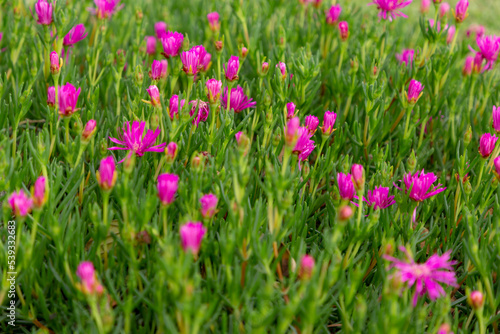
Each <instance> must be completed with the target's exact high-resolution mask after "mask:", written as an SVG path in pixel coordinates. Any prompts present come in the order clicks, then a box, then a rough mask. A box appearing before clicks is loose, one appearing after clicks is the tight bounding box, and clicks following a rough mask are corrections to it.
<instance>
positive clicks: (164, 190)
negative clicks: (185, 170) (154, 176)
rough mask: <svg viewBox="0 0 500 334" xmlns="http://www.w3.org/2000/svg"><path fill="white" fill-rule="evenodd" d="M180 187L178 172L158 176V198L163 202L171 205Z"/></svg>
mask: <svg viewBox="0 0 500 334" xmlns="http://www.w3.org/2000/svg"><path fill="white" fill-rule="evenodd" d="M178 188H179V176H178V175H176V174H160V175H159V176H158V184H157V189H158V198H159V199H160V202H161V204H163V205H170V204H172V203H173V202H174V199H175V194H176V193H177V189H178Z"/></svg>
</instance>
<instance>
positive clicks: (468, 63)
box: [462, 56, 482, 76]
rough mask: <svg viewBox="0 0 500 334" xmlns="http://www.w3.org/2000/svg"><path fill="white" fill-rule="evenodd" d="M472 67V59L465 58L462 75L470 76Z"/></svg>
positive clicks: (469, 57) (470, 57)
mask: <svg viewBox="0 0 500 334" xmlns="http://www.w3.org/2000/svg"><path fill="white" fill-rule="evenodd" d="M481 60H482V59H481ZM473 66H474V57H472V56H468V57H467V58H465V63H464V68H463V69H462V74H463V75H464V76H469V75H471V73H472V68H473Z"/></svg>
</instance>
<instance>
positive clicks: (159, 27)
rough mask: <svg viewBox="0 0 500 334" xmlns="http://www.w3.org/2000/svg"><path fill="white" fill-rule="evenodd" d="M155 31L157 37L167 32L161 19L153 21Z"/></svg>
mask: <svg viewBox="0 0 500 334" xmlns="http://www.w3.org/2000/svg"><path fill="white" fill-rule="evenodd" d="M155 33H156V37H158V39H160V40H161V39H162V38H163V37H164V36H165V35H166V34H167V24H166V23H165V22H163V21H159V22H156V23H155Z"/></svg>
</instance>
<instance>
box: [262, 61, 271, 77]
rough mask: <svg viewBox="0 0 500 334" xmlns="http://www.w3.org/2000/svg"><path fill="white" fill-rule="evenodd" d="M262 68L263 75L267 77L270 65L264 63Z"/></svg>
mask: <svg viewBox="0 0 500 334" xmlns="http://www.w3.org/2000/svg"><path fill="white" fill-rule="evenodd" d="M261 68H262V71H261V73H262V75H266V74H267V72H269V63H268V62H263V63H262V67H261Z"/></svg>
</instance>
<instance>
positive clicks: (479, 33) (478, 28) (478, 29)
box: [467, 24, 485, 38]
mask: <svg viewBox="0 0 500 334" xmlns="http://www.w3.org/2000/svg"><path fill="white" fill-rule="evenodd" d="M484 31H485V28H484V26H482V25H477V24H471V25H470V27H469V29H467V37H471V35H474V36H473V37H476V38H477V37H483V35H484Z"/></svg>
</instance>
